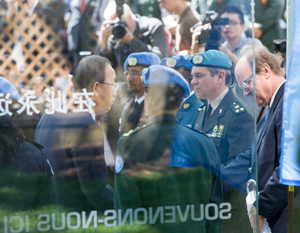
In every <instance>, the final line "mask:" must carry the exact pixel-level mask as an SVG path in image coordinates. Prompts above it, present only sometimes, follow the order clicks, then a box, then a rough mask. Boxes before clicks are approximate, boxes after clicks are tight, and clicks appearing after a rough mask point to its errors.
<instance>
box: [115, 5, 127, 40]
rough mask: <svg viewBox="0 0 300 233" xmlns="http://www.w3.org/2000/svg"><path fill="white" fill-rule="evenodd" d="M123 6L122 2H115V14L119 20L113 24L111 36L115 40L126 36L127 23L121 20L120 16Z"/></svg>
mask: <svg viewBox="0 0 300 233" xmlns="http://www.w3.org/2000/svg"><path fill="white" fill-rule="evenodd" d="M123 4H124V0H116V12H117V16H118V18H119V19H117V21H115V22H113V23H112V25H113V30H112V34H113V35H114V39H115V40H119V39H122V38H123V37H124V36H125V34H126V27H127V23H126V22H125V21H123V20H121V16H122V15H123V13H124V11H123Z"/></svg>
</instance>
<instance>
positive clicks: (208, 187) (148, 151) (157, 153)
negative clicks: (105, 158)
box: [115, 114, 222, 233]
mask: <svg viewBox="0 0 300 233" xmlns="http://www.w3.org/2000/svg"><path fill="white" fill-rule="evenodd" d="M118 155H119V157H120V158H117V159H116V161H120V162H119V163H118V162H116V176H115V209H116V210H118V209H121V210H122V216H124V213H125V212H126V210H127V209H130V208H132V209H133V210H135V209H136V208H140V207H143V208H145V209H147V210H148V209H150V207H152V208H153V213H155V212H156V211H157V208H158V207H160V208H165V207H167V206H174V208H175V206H176V208H181V210H182V211H185V213H186V216H187V220H186V221H180V220H179V218H178V217H174V221H172V223H169V224H165V223H162V222H161V221H160V220H159V217H158V218H157V221H155V222H154V223H152V224H153V225H150V224H149V221H147V223H145V224H149V227H146V228H140V227H143V226H139V225H138V224H133V225H129V224H128V225H125V226H124V227H118V228H115V232H125V231H126V232H127V231H128V230H129V231H130V232H151V233H152V232H170V233H171V232H172V233H176V232H178V233H179V232H180V233H188V232H206V233H212V232H214V233H217V232H220V230H221V225H220V221H219V220H220V219H217V220H214V221H208V220H205V217H204V218H202V220H200V219H199V220H195V218H193V217H192V216H197V218H198V216H200V215H201V213H200V212H201V210H200V208H199V205H200V204H203V205H204V206H206V205H207V204H208V203H215V204H217V205H218V206H219V204H220V202H222V187H221V186H222V183H221V180H220V178H219V177H218V172H219V170H220V163H219V159H218V155H217V152H216V149H215V147H214V144H213V143H212V141H211V139H210V138H209V137H207V136H206V135H205V134H203V133H200V132H198V131H197V130H193V129H191V128H189V127H185V126H183V125H182V124H180V123H179V122H178V121H177V119H176V117H175V116H174V115H168V114H166V115H159V116H156V117H154V118H152V119H150V120H149V121H148V123H147V125H146V126H145V127H141V128H139V129H137V130H135V131H133V132H131V133H128V134H125V135H123V136H122V137H121V138H120V140H119V143H118ZM121 157H122V158H121ZM122 161H124V162H123V163H122ZM122 165H124V167H123V169H122ZM187 205H190V208H189V207H188V208H187ZM191 208H195V209H194V211H195V212H194V211H192V212H193V214H191ZM204 208H205V207H204ZM176 211H177V210H176ZM140 213H141V212H140ZM203 213H204V212H203ZM192 219H193V220H192ZM150 226H151V227H150Z"/></svg>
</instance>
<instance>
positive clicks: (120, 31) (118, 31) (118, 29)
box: [113, 24, 126, 40]
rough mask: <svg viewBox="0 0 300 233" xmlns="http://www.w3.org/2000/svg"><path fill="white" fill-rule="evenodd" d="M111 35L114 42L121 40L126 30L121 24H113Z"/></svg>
mask: <svg viewBox="0 0 300 233" xmlns="http://www.w3.org/2000/svg"><path fill="white" fill-rule="evenodd" d="M113 34H114V37H115V39H116V40H118V39H122V38H123V37H124V36H125V34H126V29H125V27H124V26H123V25H121V24H115V25H114V27H113Z"/></svg>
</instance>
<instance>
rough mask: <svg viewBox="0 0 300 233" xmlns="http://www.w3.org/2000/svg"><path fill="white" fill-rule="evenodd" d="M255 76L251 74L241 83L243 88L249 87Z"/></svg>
mask: <svg viewBox="0 0 300 233" xmlns="http://www.w3.org/2000/svg"><path fill="white" fill-rule="evenodd" d="M252 78H253V74H251V75H250V76H249V77H248V78H247V79H246V80H245V81H244V82H243V83H242V85H241V88H242V89H249V87H250V82H251V79H252Z"/></svg>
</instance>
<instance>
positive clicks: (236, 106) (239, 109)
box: [229, 100, 247, 115]
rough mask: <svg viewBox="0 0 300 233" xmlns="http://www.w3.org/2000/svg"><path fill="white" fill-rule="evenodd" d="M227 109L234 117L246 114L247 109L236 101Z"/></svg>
mask: <svg viewBox="0 0 300 233" xmlns="http://www.w3.org/2000/svg"><path fill="white" fill-rule="evenodd" d="M229 107H230V109H231V110H232V111H233V112H234V114H235V115H239V114H242V113H245V112H247V109H246V108H245V107H244V106H243V105H242V103H241V102H240V101H237V100H234V101H232V102H231V103H230V105H229Z"/></svg>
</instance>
